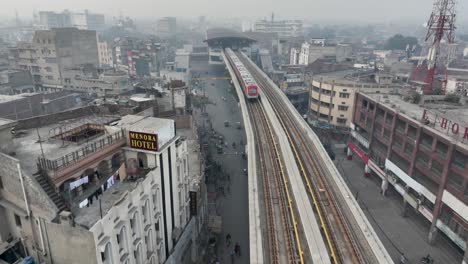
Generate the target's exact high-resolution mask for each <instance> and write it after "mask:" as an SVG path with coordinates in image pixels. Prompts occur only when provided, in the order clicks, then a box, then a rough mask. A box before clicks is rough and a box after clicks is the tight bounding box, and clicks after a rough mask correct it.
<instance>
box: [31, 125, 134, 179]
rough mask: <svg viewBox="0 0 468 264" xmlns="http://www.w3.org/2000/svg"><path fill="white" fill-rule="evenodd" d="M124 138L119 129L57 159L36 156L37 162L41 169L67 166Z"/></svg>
mask: <svg viewBox="0 0 468 264" xmlns="http://www.w3.org/2000/svg"><path fill="white" fill-rule="evenodd" d="M124 139H125V132H124V130H123V129H122V130H120V131H118V132H116V133H113V134H110V135H108V136H105V137H102V138H101V139H99V140H96V141H94V142H90V143H88V144H86V146H84V147H82V148H81V149H78V150H76V151H73V152H71V153H68V154H66V155H64V156H62V157H60V158H57V159H53V160H50V159H46V158H44V157H39V158H38V164H39V166H40V168H41V169H44V170H53V171H56V170H59V169H61V168H65V167H68V166H70V165H72V164H75V163H77V162H78V161H80V160H82V159H83V158H85V157H87V156H89V155H91V154H93V153H96V152H97V151H99V150H101V149H103V148H105V147H107V146H110V145H113V144H116V143H118V142H121V141H122V140H124Z"/></svg>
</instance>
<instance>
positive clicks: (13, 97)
mask: <svg viewBox="0 0 468 264" xmlns="http://www.w3.org/2000/svg"><path fill="white" fill-rule="evenodd" d="M23 98H24V97H23V96H21V95H4V94H0V103H7V102H11V101H16V100H19V99H23Z"/></svg>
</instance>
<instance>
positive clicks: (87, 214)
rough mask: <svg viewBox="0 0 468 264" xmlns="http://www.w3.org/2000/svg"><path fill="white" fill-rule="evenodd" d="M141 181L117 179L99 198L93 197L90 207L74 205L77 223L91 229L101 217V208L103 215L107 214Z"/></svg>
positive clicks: (73, 209) (73, 210) (73, 211)
mask: <svg viewBox="0 0 468 264" xmlns="http://www.w3.org/2000/svg"><path fill="white" fill-rule="evenodd" d="M139 181H141V179H140V180H139ZM139 181H138V180H137V181H127V180H124V181H115V184H114V185H112V186H111V187H110V189H108V190H106V191H105V192H103V194H102V195H100V196H99V198H98V199H99V200H96V199H93V200H94V201H93V204H90V205H89V207H83V208H78V205H74V206H72V213H73V215H74V216H75V219H74V220H75V223H76V224H77V225H79V226H82V227H84V228H86V229H90V228H91V227H93V226H94V224H96V222H97V221H99V219H101V209H102V215H103V216H104V215H106V214H107V213H108V212H109V210H110V209H111V208H112V207H113V206H114V204H115V202H116V201H118V200H120V198H121V197H122V195H124V194H125V193H127V192H131V191H132V190H133V189H135V188H136V187H137V185H138V182H139ZM99 201H101V202H100V203H101V206H99Z"/></svg>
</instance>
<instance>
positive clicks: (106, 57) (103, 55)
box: [98, 41, 113, 66]
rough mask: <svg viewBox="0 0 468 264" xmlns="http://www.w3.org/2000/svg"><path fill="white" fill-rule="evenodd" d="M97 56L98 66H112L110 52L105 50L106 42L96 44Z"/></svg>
mask: <svg viewBox="0 0 468 264" xmlns="http://www.w3.org/2000/svg"><path fill="white" fill-rule="evenodd" d="M98 55H99V65H100V66H112V64H113V63H112V52H110V51H109V49H108V48H107V42H106V41H99V42H98Z"/></svg>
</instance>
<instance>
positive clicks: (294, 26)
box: [253, 19, 302, 38]
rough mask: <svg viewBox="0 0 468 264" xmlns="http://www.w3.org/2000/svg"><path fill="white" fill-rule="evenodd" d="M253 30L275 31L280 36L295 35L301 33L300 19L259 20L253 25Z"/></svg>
mask: <svg viewBox="0 0 468 264" xmlns="http://www.w3.org/2000/svg"><path fill="white" fill-rule="evenodd" d="M253 31H254V32H265V33H277V34H278V36H279V37H281V38H287V37H297V36H300V35H301V34H302V21H301V20H278V21H274V20H265V19H264V20H259V21H256V22H255V23H254V25H253Z"/></svg>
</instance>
